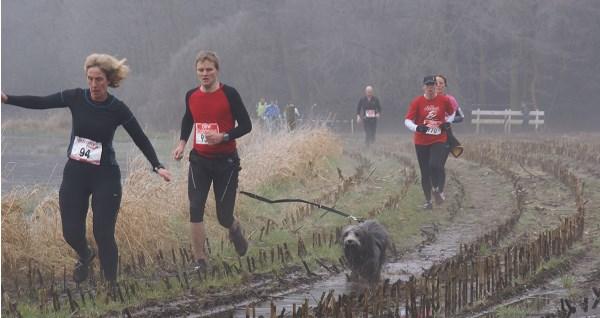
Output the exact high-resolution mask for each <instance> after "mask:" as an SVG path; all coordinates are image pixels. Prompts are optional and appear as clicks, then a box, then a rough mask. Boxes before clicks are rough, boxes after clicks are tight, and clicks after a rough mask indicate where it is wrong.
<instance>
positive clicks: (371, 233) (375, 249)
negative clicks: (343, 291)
mask: <svg viewBox="0 0 600 318" xmlns="http://www.w3.org/2000/svg"><path fill="white" fill-rule="evenodd" d="M342 240H343V241H342V242H343V245H344V256H345V257H346V260H347V262H348V265H349V267H350V269H351V270H352V276H353V277H356V276H358V277H360V278H364V279H366V280H367V281H368V282H369V283H376V282H377V281H378V280H379V275H380V273H381V268H382V266H383V263H384V261H385V252H386V250H387V248H388V245H389V244H390V241H389V234H388V232H387V231H386V229H385V228H384V227H383V225H381V224H380V223H379V222H377V221H375V220H368V221H365V222H363V223H359V224H357V225H349V226H347V227H346V228H344V230H343V232H342Z"/></svg>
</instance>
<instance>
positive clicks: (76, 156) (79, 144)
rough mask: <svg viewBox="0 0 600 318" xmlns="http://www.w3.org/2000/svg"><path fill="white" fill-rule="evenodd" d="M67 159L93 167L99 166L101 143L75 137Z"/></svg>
mask: <svg viewBox="0 0 600 318" xmlns="http://www.w3.org/2000/svg"><path fill="white" fill-rule="evenodd" d="M69 158H71V159H73V160H77V161H83V162H87V163H91V164H93V165H100V158H102V143H100V142H96V141H93V140H90V139H87V138H83V137H79V136H75V139H74V140H73V147H72V148H71V154H70V155H69Z"/></svg>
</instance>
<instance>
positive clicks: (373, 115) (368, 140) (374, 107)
mask: <svg viewBox="0 0 600 318" xmlns="http://www.w3.org/2000/svg"><path fill="white" fill-rule="evenodd" d="M380 114H381V105H380V104H379V99H378V98H377V97H375V96H373V86H367V87H365V96H363V97H362V98H361V99H360V100H359V101H358V107H357V108H356V122H357V123H360V122H361V121H362V122H363V125H364V126H365V144H366V145H367V146H369V145H370V144H372V143H374V142H375V133H376V131H377V119H379V115H380Z"/></svg>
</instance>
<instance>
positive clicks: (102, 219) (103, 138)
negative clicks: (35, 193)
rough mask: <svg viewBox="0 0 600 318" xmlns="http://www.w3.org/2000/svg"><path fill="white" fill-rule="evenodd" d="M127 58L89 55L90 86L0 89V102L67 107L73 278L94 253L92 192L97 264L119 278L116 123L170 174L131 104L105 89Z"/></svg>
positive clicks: (65, 221)
mask: <svg viewBox="0 0 600 318" xmlns="http://www.w3.org/2000/svg"><path fill="white" fill-rule="evenodd" d="M125 61H126V60H125V59H123V60H121V61H119V60H117V59H116V58H114V57H113V56H110V55H107V54H91V55H90V56H88V57H87V58H86V60H85V64H84V68H85V72H86V76H87V82H88V86H89V89H81V88H76V89H70V90H65V91H62V92H59V93H56V94H53V95H49V96H46V97H37V96H13V95H8V96H7V95H5V94H4V93H2V102H3V103H6V104H12V105H15V106H20V107H23V108H30V109H49V108H63V107H68V108H69V109H70V111H71V116H72V118H73V128H72V130H71V140H70V142H69V147H68V149H67V156H68V157H69V160H68V161H67V164H66V165H65V169H64V171H63V180H62V184H61V186H60V192H59V204H60V214H61V221H62V229H63V236H64V238H65V241H66V242H67V243H68V244H69V245H70V246H71V247H72V248H73V249H74V250H75V252H77V255H78V256H79V261H78V262H77V263H76V265H75V269H74V271H73V279H74V280H75V281H76V282H82V281H84V280H85V279H86V278H87V276H88V270H89V265H90V263H91V261H92V260H93V258H94V257H95V255H96V253H95V251H94V250H93V249H92V248H90V246H89V245H88V242H87V240H86V237H85V232H86V226H85V219H86V217H87V212H88V206H89V200H90V195H91V197H92V211H93V224H94V225H93V227H94V229H93V230H94V238H95V240H96V245H97V246H98V254H99V257H100V265H101V266H102V270H103V273H104V277H105V278H106V279H107V280H108V281H110V282H114V281H115V280H116V278H117V262H118V249H117V244H116V241H115V225H116V221H117V214H118V211H119V206H120V203H121V172H120V170H119V166H118V165H117V161H116V159H115V151H114V149H113V146H112V141H113V137H114V135H115V130H116V129H117V127H119V126H121V125H122V126H123V128H125V130H126V131H127V133H129V135H130V136H131V138H132V139H133V141H134V142H135V144H136V145H137V146H138V148H140V150H141V151H142V153H143V154H144V156H146V158H147V159H148V161H150V164H152V169H153V170H154V172H156V173H158V174H159V175H160V176H161V177H162V178H163V179H164V180H165V181H170V179H171V174H170V172H169V171H168V170H167V169H165V168H164V167H163V165H161V164H160V162H159V161H158V158H157V156H156V152H155V151H154V148H153V147H152V144H151V143H150V140H148V137H146V135H145V134H144V131H143V130H142V128H141V127H140V124H139V123H138V121H137V120H136V119H135V117H134V116H133V114H132V113H131V111H130V110H129V108H128V107H127V106H126V105H125V104H124V103H123V102H122V101H120V100H118V99H117V98H116V97H114V96H113V95H111V94H109V93H108V87H109V86H110V87H118V86H119V84H120V83H121V81H122V80H123V79H125V77H126V76H127V73H128V72H129V67H128V66H126V65H125V64H124V63H125Z"/></svg>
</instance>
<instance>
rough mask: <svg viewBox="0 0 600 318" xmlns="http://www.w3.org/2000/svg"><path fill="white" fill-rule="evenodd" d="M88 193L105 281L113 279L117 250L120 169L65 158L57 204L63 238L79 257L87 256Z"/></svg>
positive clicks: (114, 278)
mask: <svg viewBox="0 0 600 318" xmlns="http://www.w3.org/2000/svg"><path fill="white" fill-rule="evenodd" d="M90 195H91V196H92V211H93V224H94V226H93V228H94V239H95V240H96V245H97V246H98V256H99V257H100V265H101V266H102V270H103V272H104V277H105V278H106V279H107V280H110V281H113V280H116V278H117V262H118V260H119V256H118V255H119V251H118V249H117V243H116V241H115V224H116V222H117V214H118V212H119V205H120V204H121V172H120V170H119V167H118V166H96V165H92V164H89V163H82V162H78V161H75V160H69V161H67V164H66V165H65V170H64V171H63V180H62V184H61V186H60V193H59V197H58V198H59V204H60V216H61V219H62V228H63V236H64V238H65V241H67V243H68V244H69V245H70V246H71V247H72V248H73V249H74V250H75V252H77V254H78V255H79V258H80V259H83V258H85V257H86V256H87V255H88V242H87V240H86V238H85V232H86V229H85V227H86V224H85V219H86V217H87V212H88V208H89V201H90Z"/></svg>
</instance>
